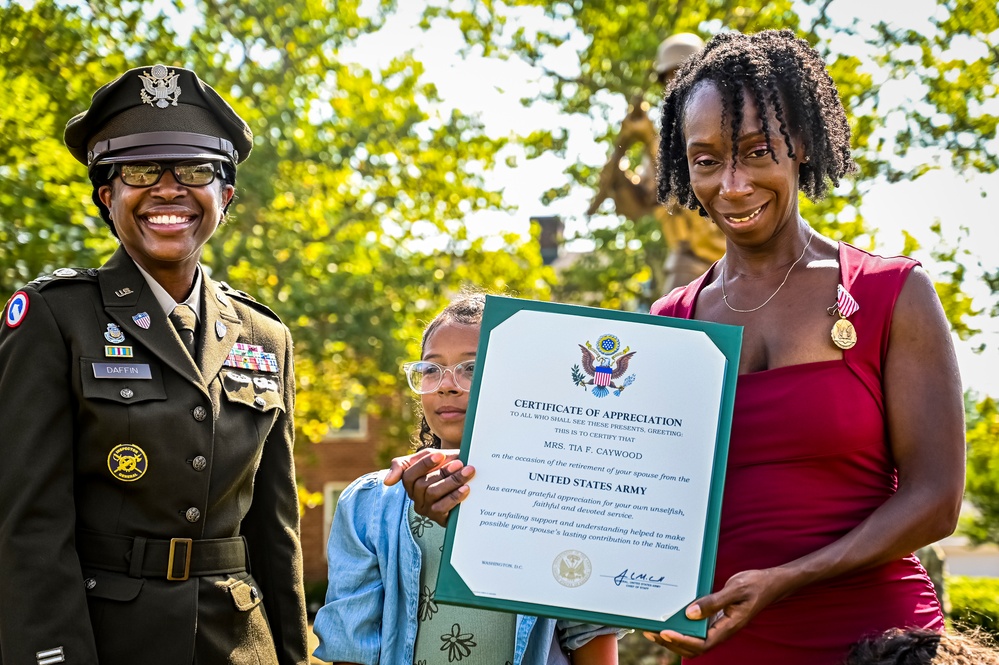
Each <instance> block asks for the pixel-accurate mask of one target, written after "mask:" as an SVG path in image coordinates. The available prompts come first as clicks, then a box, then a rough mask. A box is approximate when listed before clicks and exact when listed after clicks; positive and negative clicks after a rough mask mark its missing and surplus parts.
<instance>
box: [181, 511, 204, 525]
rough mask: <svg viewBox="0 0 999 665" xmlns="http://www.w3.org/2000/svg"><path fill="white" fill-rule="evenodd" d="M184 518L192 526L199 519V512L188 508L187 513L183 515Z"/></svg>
mask: <svg viewBox="0 0 999 665" xmlns="http://www.w3.org/2000/svg"><path fill="white" fill-rule="evenodd" d="M184 517H186V518H187V521H188V522H190V523H192V524H193V523H195V522H197V521H198V520H200V519H201V511H200V510H198V509H197V508H188V509H187V512H186V513H184Z"/></svg>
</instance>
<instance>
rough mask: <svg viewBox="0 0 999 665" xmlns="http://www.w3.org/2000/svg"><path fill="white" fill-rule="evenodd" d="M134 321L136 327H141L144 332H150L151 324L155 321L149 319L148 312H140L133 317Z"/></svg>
mask: <svg viewBox="0 0 999 665" xmlns="http://www.w3.org/2000/svg"><path fill="white" fill-rule="evenodd" d="M132 320H133V321H135V325H137V326H139V327H140V328H142V329H143V330H149V324H151V323H152V322H153V320H152V319H151V318H149V313H148V312H139V313H138V314H136V315H135V316H133V317H132Z"/></svg>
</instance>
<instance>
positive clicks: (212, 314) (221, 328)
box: [200, 273, 243, 380]
mask: <svg viewBox="0 0 999 665" xmlns="http://www.w3.org/2000/svg"><path fill="white" fill-rule="evenodd" d="M202 275H203V277H204V279H203V280H202V288H201V303H202V304H201V308H202V316H201V361H200V366H201V375H202V376H204V377H206V378H207V379H208V380H211V379H212V377H214V376H216V375H217V374H218V373H219V370H220V369H221V368H222V364H223V363H224V362H225V359H226V357H227V356H228V355H229V351H230V350H232V347H233V344H235V343H236V340H237V339H239V333H240V331H241V330H242V328H243V324H242V322H241V321H240V319H239V316H238V315H237V314H236V310H235V309H233V306H232V303H231V302H230V301H229V296H227V295H225V294H224V293H222V290H221V289H220V288H219V285H218V284H216V283H215V282H214V281H212V280H211V279H209V278H208V276H207V275H204V273H202Z"/></svg>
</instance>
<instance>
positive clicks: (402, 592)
mask: <svg viewBox="0 0 999 665" xmlns="http://www.w3.org/2000/svg"><path fill="white" fill-rule="evenodd" d="M384 476H385V472H384V471H380V472H377V473H369V474H367V475H365V476H361V477H360V478H358V479H357V480H355V481H354V482H353V483H351V484H350V486H348V487H347V489H345V490H344V491H343V493H342V494H341V495H340V499H339V501H338V503H337V506H336V513H335V515H334V518H333V527H332V529H331V530H330V539H329V544H328V548H327V560H328V562H329V588H328V590H327V592H326V604H325V605H324V606H323V607H322V609H320V610H319V613H318V614H316V618H315V622H314V624H313V631H314V632H315V634H316V636H317V637H319V647H318V648H316V650H315V653H314V655H315V656H316V657H317V658H319V659H321V660H325V661H332V662H347V663H361V665H379V664H382V665H402V664H404V663H405V664H408V663H412V662H413V644H414V643H415V642H416V628H417V624H418V620H417V605H418V602H419V590H420V566H421V557H420V550H419V547H418V546H417V545H416V542H415V541H414V540H413V534H412V533H411V532H410V528H409V521H408V520H407V513H408V510H409V504H410V503H411V501H410V499H409V497H407V496H406V491H405V489H404V488H403V487H402V485H401V484H397V485H393V486H391V487H388V486H386V485H385V484H384V483H383V482H382V479H383V478H384ZM556 624H557V627H558V629H559V638H560V641H561V643H562V645H563V647H564V648H566V649H577V648H579V647H580V646H582V645H584V644H586V643H587V642H588V641H590V640H591V639H593V638H594V637H596V636H597V635H605V634H616V635H617V636H618V637H620V636H621V635H623V634H624V633H625V632H627V631H621V630H618V629H616V628H608V627H603V626H594V625H591V624H584V623H580V622H576V621H563V620H559V621H558V622H556V621H555V620H554V619H547V618H544V617H535V616H527V615H520V614H518V615H517V635H516V644H515V646H514V660H513V665H552V664H553V663H567V662H568V660H567V659H566V658H565V656H564V655H563V654H562V650H561V648H560V647H559V646H558V642H557V641H556Z"/></svg>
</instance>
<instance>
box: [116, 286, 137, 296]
mask: <svg viewBox="0 0 999 665" xmlns="http://www.w3.org/2000/svg"><path fill="white" fill-rule="evenodd" d="M132 293H133V291H132V289H130V288H128V287H127V286H126V287H125V288H123V289H118V290H117V291H115V292H114V294H115V295H116V296H118V297H119V298H124V297H125V296H127V295H130V294H132Z"/></svg>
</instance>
